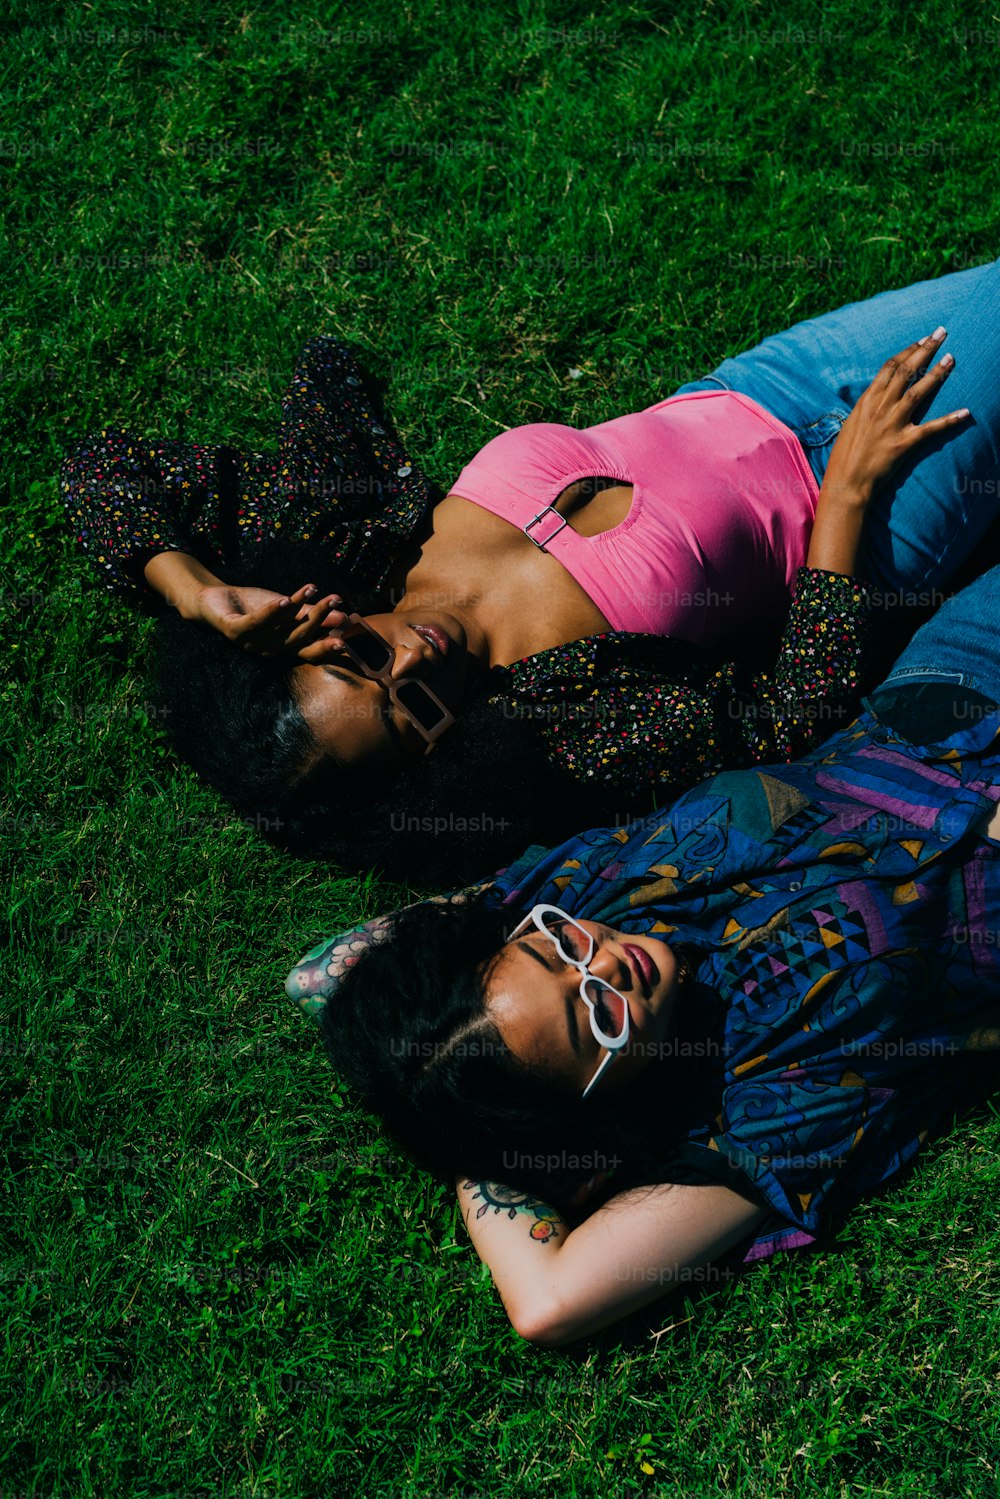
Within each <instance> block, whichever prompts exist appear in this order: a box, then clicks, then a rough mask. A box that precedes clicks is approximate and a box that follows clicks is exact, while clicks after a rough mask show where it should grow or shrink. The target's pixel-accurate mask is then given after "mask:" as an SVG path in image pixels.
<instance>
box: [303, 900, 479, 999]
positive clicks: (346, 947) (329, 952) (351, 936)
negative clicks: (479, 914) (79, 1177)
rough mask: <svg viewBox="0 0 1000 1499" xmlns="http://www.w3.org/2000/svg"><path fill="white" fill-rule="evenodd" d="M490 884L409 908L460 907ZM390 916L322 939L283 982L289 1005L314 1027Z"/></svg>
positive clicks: (383, 935) (388, 924)
mask: <svg viewBox="0 0 1000 1499" xmlns="http://www.w3.org/2000/svg"><path fill="white" fill-rule="evenodd" d="M493 883H494V882H493V880H483V881H481V882H480V883H479V884H478V885H467V886H466V887H465V888H464V889H463V890H452V891H450V892H449V893H448V894H447V895H432V896H429V897H428V899H427V900H426V901H414V902H413V905H418V906H419V905H440V904H442V903H447V904H448V905H464V903H465V902H466V901H467V900H468V899H469V897H470V896H472V895H478V894H479V893H480V891H482V890H488V889H489V888H490V886H491V885H492V884H493ZM401 909H402V910H404V911H409V910H411V909H412V907H410V906H403V907H402V908H401ZM393 915H396V916H398V915H399V912H398V911H396V912H393V913H391V914H390V915H388V916H375V917H373V918H372V920H371V921H366V922H365V923H364V924H363V925H362V926H359V927H355V928H354V929H353V930H352V931H348V932H340V933H338V935H337V936H336V937H324V939H323V941H322V942H320V943H318V944H317V946H316V947H314V948H312V950H311V951H310V952H307V953H306V955H305V957H304V958H303V959H302V960H301V962H299V963H297V964H296V965H295V967H294V968H293V969H292V971H291V973H290V974H289V975H288V977H287V979H286V980H285V993H286V994H287V995H288V998H289V999H290V1000H291V1001H292V1003H293V1004H296V1005H298V1007H299V1009H300V1010H302V1011H303V1013H304V1014H306V1015H308V1016H309V1018H310V1019H311V1020H315V1022H316V1024H317V1025H318V1024H319V1023H320V1019H321V1018H322V1014H323V1010H324V1009H325V1007H326V1005H327V1002H328V1001H329V1000H331V999H332V998H333V997H334V995H335V994H336V992H337V990H338V988H339V987H340V981H341V979H342V978H343V977H344V974H345V973H346V972H347V970H348V969H349V968H353V967H354V965H355V963H356V962H357V961H358V959H359V958H360V956H361V954H362V953H363V952H364V951H365V949H366V948H368V947H374V946H375V944H376V943H378V942H382V941H384V940H385V938H386V937H387V936H388V934H389V932H390V931H391V928H392V916H393Z"/></svg>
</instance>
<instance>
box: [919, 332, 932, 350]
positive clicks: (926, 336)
mask: <svg viewBox="0 0 1000 1499" xmlns="http://www.w3.org/2000/svg"><path fill="white" fill-rule="evenodd" d="M930 341H931V336H930V334H929V333H925V334H924V336H923V338H918V339H917V348H918V349H919V348H920V346H921V345H922V344H929V343H930Z"/></svg>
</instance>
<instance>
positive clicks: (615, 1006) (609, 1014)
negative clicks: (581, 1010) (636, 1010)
mask: <svg viewBox="0 0 1000 1499" xmlns="http://www.w3.org/2000/svg"><path fill="white" fill-rule="evenodd" d="M584 992H585V993H586V995H587V998H588V999H592V1000H593V1002H594V1017H595V1019H596V1020H597V1023H598V1025H599V1026H600V1028H601V1030H602V1031H603V1032H604V1034H605V1035H606V1036H607V1037H608V1039H609V1040H611V1041H614V1040H616V1039H617V1038H618V1037H619V1036H620V1035H621V1034H622V1032H623V1031H624V1029H625V1016H626V1015H627V1014H628V1006H627V1004H626V1003H625V1000H624V999H623V997H622V996H621V995H620V994H615V993H614V992H613V990H611V989H605V988H604V986H603V984H599V983H597V982H596V980H594V979H587V981H586V983H585V985H584Z"/></svg>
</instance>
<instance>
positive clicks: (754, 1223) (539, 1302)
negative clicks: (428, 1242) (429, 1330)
mask: <svg viewBox="0 0 1000 1499" xmlns="http://www.w3.org/2000/svg"><path fill="white" fill-rule="evenodd" d="M458 1200H459V1206H460V1208H461V1210H462V1216H463V1217H464V1219H465V1224H466V1227H467V1228H468V1230H469V1236H470V1237H471V1239H472V1242H473V1245H474V1246H475V1249H476V1252H477V1253H478V1255H479V1257H480V1259H482V1260H483V1261H484V1262H485V1263H486V1264H487V1265H488V1266H489V1268H490V1273H491V1274H492V1276H493V1281H494V1284H495V1285H496V1288H497V1290H498V1291H499V1292H500V1297H501V1300H502V1301H503V1304H504V1306H505V1307H506V1309H507V1314H508V1316H509V1317H510V1320H511V1323H512V1325H513V1327H514V1328H515V1330H516V1331H517V1332H519V1333H520V1334H521V1336H522V1337H524V1338H527V1339H528V1340H529V1341H530V1342H532V1343H538V1344H540V1345H542V1346H543V1347H558V1346H559V1345H560V1344H563V1343H571V1342H574V1341H575V1340H576V1339H578V1338H585V1337H589V1336H590V1335H591V1334H592V1333H595V1332H598V1331H599V1330H600V1329H601V1328H602V1327H607V1326H608V1324H609V1323H611V1322H616V1321H617V1320H618V1319H619V1318H620V1317H624V1316H626V1315H627V1313H629V1312H632V1311H635V1310H636V1309H637V1308H638V1307H640V1306H644V1305H645V1304H646V1303H647V1302H650V1301H655V1300H656V1299H657V1298H658V1297H660V1296H664V1295H666V1293H667V1292H668V1291H670V1290H671V1289H673V1288H674V1287H675V1286H676V1285H678V1284H680V1283H683V1282H688V1281H691V1280H694V1279H696V1278H699V1272H700V1276H701V1278H703V1279H705V1280H708V1279H710V1271H709V1268H708V1267H709V1266H710V1264H711V1261H712V1260H714V1259H717V1258H718V1257H719V1255H721V1254H724V1253H725V1252H726V1251H727V1250H728V1249H731V1248H732V1247H733V1245H735V1244H738V1243H739V1242H740V1241H741V1240H742V1239H744V1238H746V1237H747V1236H748V1235H750V1234H752V1233H753V1232H754V1230H755V1229H756V1228H758V1227H759V1225H760V1224H761V1223H762V1222H763V1221H764V1219H765V1218H766V1217H767V1216H768V1213H767V1211H766V1210H765V1209H763V1208H760V1207H757V1206H755V1205H754V1204H753V1203H751V1202H748V1201H747V1199H746V1198H745V1197H741V1196H740V1194H739V1193H738V1192H734V1191H732V1190H731V1189H730V1188H729V1187H724V1186H721V1185H719V1186H715V1185H712V1186H680V1185H675V1184H672V1183H662V1184H661V1185H659V1186H655V1187H643V1188H639V1189H636V1190H632V1191H628V1192H621V1193H619V1194H618V1195H617V1196H616V1197H612V1198H611V1199H610V1200H609V1201H608V1202H606V1203H605V1204H604V1205H603V1207H600V1208H598V1209H597V1211H596V1212H595V1213H592V1214H591V1216H590V1217H589V1218H587V1219H585V1221H584V1222H583V1223H581V1224H579V1225H578V1227H576V1228H574V1229H572V1230H570V1228H569V1226H568V1225H567V1224H566V1222H565V1220H564V1219H563V1218H561V1217H560V1215H559V1213H558V1212H557V1211H556V1209H555V1208H552V1207H549V1206H548V1205H547V1204H546V1203H544V1202H541V1201H540V1200H539V1199H538V1198H537V1197H532V1196H531V1195H530V1194H528V1193H525V1192H519V1191H517V1190H516V1189H515V1188H512V1187H506V1186H502V1185H501V1184H500V1183H498V1182H482V1181H470V1180H468V1178H466V1177H459V1178H458Z"/></svg>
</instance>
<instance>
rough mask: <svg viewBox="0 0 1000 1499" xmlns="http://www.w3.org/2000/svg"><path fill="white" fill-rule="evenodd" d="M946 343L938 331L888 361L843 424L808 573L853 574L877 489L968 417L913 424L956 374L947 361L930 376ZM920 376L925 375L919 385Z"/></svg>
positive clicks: (827, 477)
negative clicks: (917, 452)
mask: <svg viewBox="0 0 1000 1499" xmlns="http://www.w3.org/2000/svg"><path fill="white" fill-rule="evenodd" d="M944 336H945V330H944V329H943V328H939V329H937V330H936V331H935V332H934V333H931V334H929V335H928V336H927V337H926V338H922V339H920V340H919V341H918V342H917V343H915V344H910V346H909V348H906V349H904V350H903V351H902V353H900V354H897V355H895V356H894V357H893V358H892V359H887V360H886V362H885V364H884V365H883V366H882V368H881V369H880V370H879V372H878V374H877V375H876V376H875V379H874V380H873V381H872V383H871V385H869V387H868V389H867V390H866V391H865V392H864V393H863V394H862V395H861V397H860V398H859V400H858V401H857V403H856V405H855V406H854V408H853V410H852V411H851V413H850V415H849V416H848V417H847V419H846V420H845V422H844V425H843V426H842V427H841V429H840V432H839V433H838V435H837V440H836V442H835V443H834V445H833V448H832V450H831V452H830V461H829V463H828V464H827V467H826V473H825V474H824V476H823V483H822V485H821V486H820V492H819V503H818V504H817V507H816V519H815V521H814V523H813V530H812V536H811V538H810V542H809V553H808V556H807V557H806V566H807V567H814V568H821V569H822V570H824V571H826V572H833V573H845V574H851V573H853V572H854V571H855V568H856V565H857V556H858V547H859V544H860V541H861V533H862V530H863V528H864V521H865V514H866V512H867V509H868V506H869V504H870V503H871V499H872V496H873V495H874V494H875V491H876V490H877V488H878V486H879V485H880V484H884V483H885V481H886V479H887V478H888V477H889V475H890V474H891V473H892V471H893V469H895V468H896V467H897V465H898V464H899V463H900V462H902V460H903V459H904V458H905V457H906V456H907V455H908V454H909V453H910V452H912V450H913V449H914V448H915V447H917V446H918V445H919V444H920V443H921V442H923V441H924V440H925V439H926V438H928V437H934V436H936V435H937V434H939V433H941V432H945V431H947V430H949V429H950V428H952V427H954V426H956V425H957V424H958V423H959V422H961V421H964V420H965V418H966V417H967V416H968V415H969V412H968V410H967V409H966V408H965V407H962V408H961V409H960V410H958V411H952V412H949V413H948V415H947V416H940V417H935V418H934V419H933V420H932V421H929V422H925V423H924V424H923V425H922V426H920V425H919V424H918V423H916V422H915V421H914V416H915V415H916V412H917V410H918V408H919V407H921V406H922V405H923V404H924V403H925V402H927V401H929V400H930V399H931V397H932V396H933V395H934V393H935V392H936V391H937V390H939V389H940V387H941V386H942V385H943V384H944V382H945V380H946V379H947V378H948V375H949V374H950V373H951V370H952V368H953V367H954V363H955V361H954V359H953V358H952V356H951V355H950V354H946V355H945V356H944V358H943V359H942V360H940V361H939V362H938V363H937V364H936V365H935V366H934V368H933V369H930V370H928V369H927V365H928V364H929V362H930V360H931V359H932V358H933V357H934V355H935V354H936V352H937V350H938V349H939V348H940V346H941V341H942V339H943V338H944ZM921 370H924V371H926V373H924V374H923V375H922V376H921V377H920V378H919V379H915V378H914V377H915V376H918V375H919V374H920V371H921ZM911 381H912V382H913V383H912V384H911V383H910V382H911Z"/></svg>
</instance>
